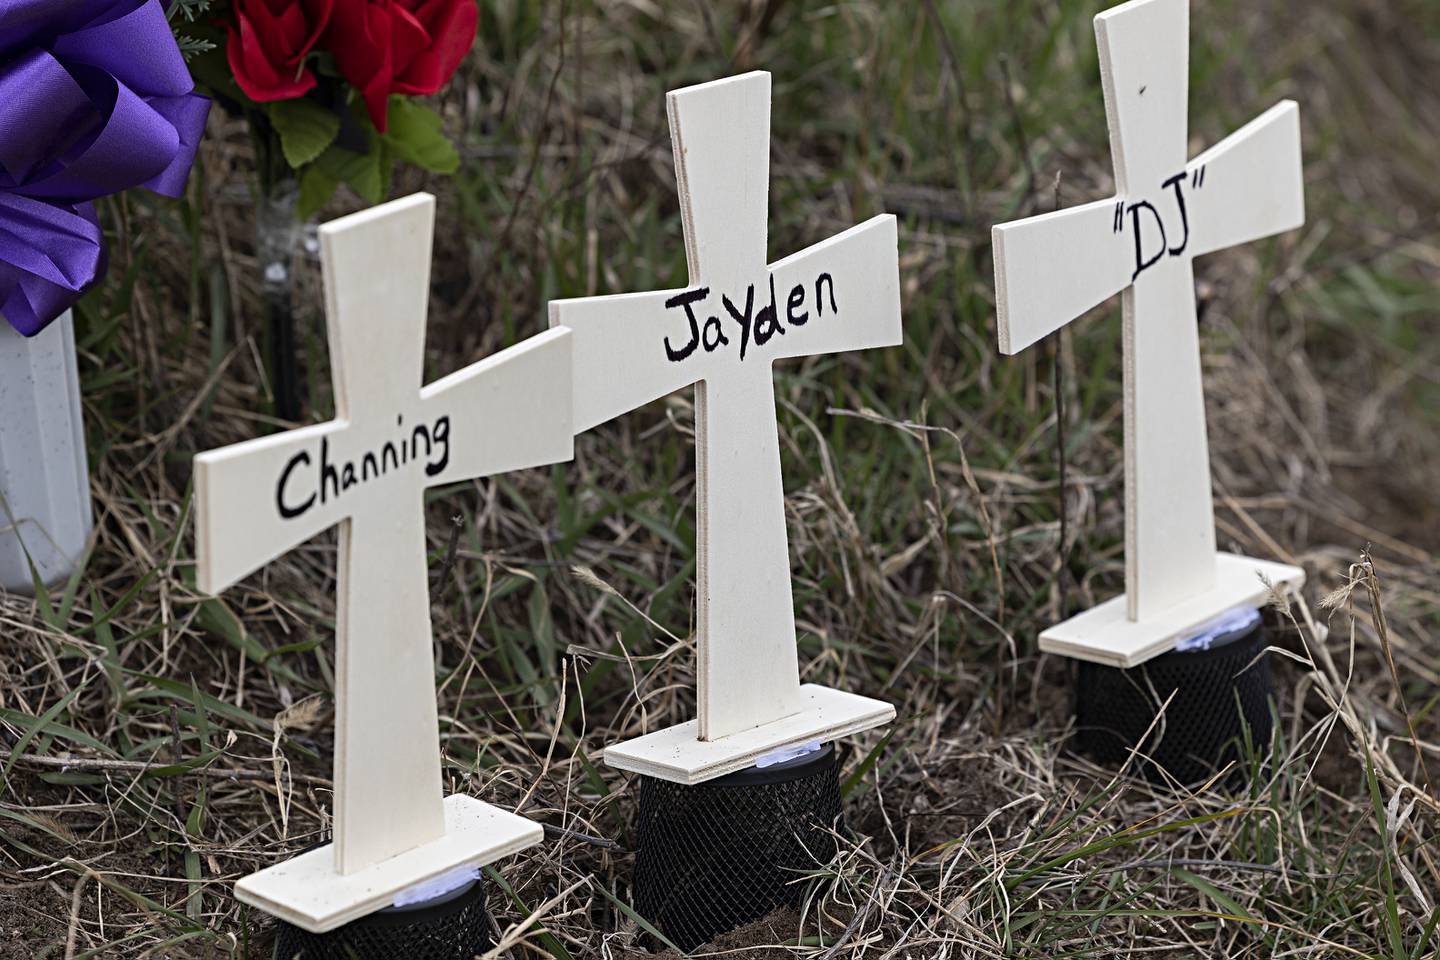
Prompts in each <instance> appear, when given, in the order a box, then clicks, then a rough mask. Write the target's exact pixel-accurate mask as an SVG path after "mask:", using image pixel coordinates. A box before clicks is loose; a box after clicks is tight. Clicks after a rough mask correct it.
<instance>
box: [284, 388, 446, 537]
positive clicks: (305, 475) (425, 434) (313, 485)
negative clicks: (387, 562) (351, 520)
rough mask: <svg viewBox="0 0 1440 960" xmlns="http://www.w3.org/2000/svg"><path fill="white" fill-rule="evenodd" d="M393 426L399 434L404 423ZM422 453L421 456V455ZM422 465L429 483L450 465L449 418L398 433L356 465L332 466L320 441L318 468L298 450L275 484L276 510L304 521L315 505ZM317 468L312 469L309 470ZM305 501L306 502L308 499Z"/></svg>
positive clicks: (397, 420)
mask: <svg viewBox="0 0 1440 960" xmlns="http://www.w3.org/2000/svg"><path fill="white" fill-rule="evenodd" d="M395 425H396V426H397V427H400V428H403V427H404V425H405V420H404V417H402V416H397V417H396V418H395ZM422 449H423V452H422ZM412 463H415V464H424V468H425V475H426V476H427V477H434V476H439V475H440V473H442V472H443V471H444V470H445V468H446V467H447V466H449V464H450V417H449V415H448V414H447V415H445V416H442V417H439V418H437V419H436V420H435V422H434V423H433V424H431V425H429V426H426V425H425V424H423V423H422V424H419V425H417V426H416V427H415V428H414V429H412V430H411V431H410V432H409V433H408V434H407V433H406V432H405V431H404V430H403V429H401V430H400V433H399V435H398V436H397V437H396V438H395V439H394V440H386V441H385V442H384V443H382V444H381V445H380V448H379V450H371V451H367V452H365V453H364V454H362V455H361V456H360V460H359V465H358V470H357V465H356V461H354V460H345V461H332V460H331V459H330V438H329V437H321V438H320V450H319V459H318V462H317V461H316V459H315V458H312V457H311V456H310V451H308V450H301V451H300V452H299V453H296V454H295V455H294V456H293V457H291V458H290V459H289V460H287V461H286V462H285V466H284V468H282V469H281V471H280V476H279V478H278V479H277V480H276V482H275V509H276V510H278V511H279V513H280V516H281V518H283V519H285V520H293V519H295V518H296V517H300V516H304V515H305V513H307V512H308V511H309V510H310V509H311V508H312V507H314V506H315V505H316V503H319V504H321V505H322V506H323V505H324V504H326V503H329V502H330V501H331V500H337V499H339V498H340V497H341V496H343V495H344V494H345V492H346V491H347V490H349V489H350V488H351V487H354V486H356V485H357V484H363V483H368V482H370V481H371V480H376V479H379V478H380V477H383V476H385V475H386V474H388V473H392V472H399V470H400V469H401V468H402V467H405V466H409V465H410V464H412ZM312 464H315V468H314V469H307V468H309V467H311V465H312ZM307 493H308V496H304V494H307Z"/></svg>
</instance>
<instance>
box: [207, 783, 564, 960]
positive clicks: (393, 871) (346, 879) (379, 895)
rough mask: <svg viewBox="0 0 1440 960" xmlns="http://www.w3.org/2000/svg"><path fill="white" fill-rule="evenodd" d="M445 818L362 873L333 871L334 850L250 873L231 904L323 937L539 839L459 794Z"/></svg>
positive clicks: (509, 817) (449, 800)
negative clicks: (404, 895)
mask: <svg viewBox="0 0 1440 960" xmlns="http://www.w3.org/2000/svg"><path fill="white" fill-rule="evenodd" d="M444 818H445V820H444V823H445V829H444V831H443V832H442V833H441V834H440V836H439V837H438V838H437V839H435V840H433V841H431V842H430V843H427V844H425V845H423V846H419V847H415V848H413V849H411V850H407V851H405V852H404V853H401V854H397V855H396V856H394V857H391V858H389V859H388V860H382V861H380V862H379V863H375V864H372V865H371V866H369V867H366V868H364V869H363V870H358V871H356V872H354V873H340V872H339V871H337V870H336V869H335V851H334V848H333V847H332V846H331V845H330V844H326V845H325V846H323V847H316V848H315V849H314V850H309V851H306V852H305V853H302V854H300V856H298V857H294V858H292V859H290V860H286V861H285V862H284V863H279V864H276V865H275V866H273V867H269V868H267V869H265V870H261V871H260V872H259V873H252V874H251V875H250V876H248V877H246V878H244V879H243V880H241V881H240V882H239V883H237V884H235V898H236V899H237V900H239V901H240V902H241V903H248V904H250V905H251V906H252V907H259V908H260V909H261V910H264V911H265V912H266V913H269V914H271V915H273V916H277V917H279V918H280V919H282V920H286V921H288V922H290V923H293V924H295V926H297V927H300V928H301V929H304V930H309V931H310V932H312V933H324V932H325V931H327V930H334V929H335V928H336V927H339V926H343V925H344V924H347V923H349V922H350V921H351V920H356V919H359V918H360V917H363V916H366V915H367V914H370V913H374V912H375V911H376V910H379V909H381V908H382V907H388V906H390V905H392V904H393V903H394V902H395V895H396V894H398V893H400V892H401V891H404V890H408V889H410V888H411V887H414V886H417V885H419V884H421V883H425V882H427V881H430V880H434V879H435V878H437V877H441V876H444V875H445V874H447V873H449V872H450V871H452V870H456V869H458V868H460V867H468V866H484V865H485V864H487V863H494V862H495V861H496V860H501V859H503V858H505V857H508V856H510V855H511V854H515V853H519V852H520V851H521V850H524V849H525V848H526V847H529V846H533V845H534V844H537V843H539V842H540V840H541V839H542V838H543V836H544V830H543V829H542V828H541V826H540V825H539V824H538V823H532V822H530V821H529V820H526V819H525V818H524V817H517V816H516V815H515V814H513V813H507V812H506V811H504V810H500V809H497V808H496V807H492V806H491V805H490V804H488V803H481V802H480V801H479V800H476V799H474V798H473V797H465V796H460V795H458V794H457V795H455V796H451V797H446V798H445V805H444ZM397 960H399V958H397Z"/></svg>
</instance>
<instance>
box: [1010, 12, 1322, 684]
mask: <svg viewBox="0 0 1440 960" xmlns="http://www.w3.org/2000/svg"><path fill="white" fill-rule="evenodd" d="M1189 24H1190V10H1189V0H1130V2H1128V3H1122V4H1120V5H1119V6H1116V7H1113V8H1111V9H1109V10H1106V11H1104V12H1103V13H1101V14H1099V15H1098V16H1097V17H1096V18H1095V33H1096V38H1097V42H1098V46H1099V51H1100V71H1101V78H1102V82H1103V86H1104V92H1105V111H1106V117H1107V118H1108V122H1109V129H1110V145H1111V152H1112V153H1113V154H1114V160H1115V183H1116V190H1117V195H1116V196H1115V197H1114V198H1113V199H1111V200H1102V201H1098V202H1095V203H1090V204H1085V205H1083V206H1080V207H1074V208H1071V209H1068V210H1064V211H1060V212H1057V213H1052V214H1045V215H1043V216H1038V217H1032V218H1030V219H1027V220H1019V221H1015V222H1013V223H1006V224H1000V225H997V226H996V227H995V228H994V230H993V240H994V251H995V287H996V309H997V313H998V329H999V340H1000V349H1001V352H1003V353H1015V352H1018V351H1019V350H1022V349H1024V348H1025V347H1027V346H1029V345H1030V344H1032V343H1034V342H1036V341H1037V340H1039V339H1041V338H1042V337H1044V336H1046V335H1047V334H1049V333H1051V332H1053V331H1054V330H1056V329H1058V328H1059V327H1061V326H1063V325H1064V324H1066V323H1068V322H1070V321H1071V320H1073V319H1074V318H1076V317H1078V316H1079V315H1081V314H1082V313H1084V312H1086V311H1087V310H1089V309H1090V308H1092V307H1094V306H1096V305H1098V304H1099V303H1101V302H1103V301H1104V300H1106V299H1108V298H1109V297H1111V296H1113V295H1114V294H1116V293H1119V294H1121V296H1122V305H1123V307H1122V309H1123V325H1124V333H1123V341H1124V342H1123V351H1124V398H1125V408H1124V413H1125V597H1124V598H1123V600H1121V601H1120V602H1119V605H1118V606H1117V605H1116V604H1115V602H1112V603H1108V604H1104V605H1102V606H1101V607H1097V608H1095V609H1094V610H1091V611H1087V612H1086V613H1083V614H1080V615H1079V616H1078V617H1075V618H1073V619H1072V620H1070V621H1067V622H1066V623H1064V624H1060V625H1058V626H1056V627H1053V628H1051V629H1050V630H1047V631H1046V632H1044V633H1042V634H1041V648H1042V649H1046V650H1051V651H1054V652H1060V653H1066V654H1070V655H1072V656H1077V657H1081V658H1085V659H1093V660H1096V661H1098V662H1103V663H1112V664H1115V665H1119V666H1133V665H1135V664H1137V663H1139V662H1142V661H1143V660H1145V659H1148V658H1149V657H1151V656H1154V655H1156V654H1158V653H1162V652H1164V650H1165V649H1167V648H1168V646H1169V645H1170V644H1172V643H1173V642H1174V641H1175V640H1176V639H1178V638H1179V637H1180V636H1181V635H1182V634H1183V632H1184V631H1185V630H1187V629H1190V628H1192V627H1195V626H1198V625H1199V624H1200V623H1201V622H1203V621H1204V620H1207V619H1209V618H1210V617H1213V616H1216V615H1218V614H1220V613H1223V612H1224V611H1225V610H1226V609H1228V608H1229V607H1231V606H1237V605H1241V604H1244V603H1252V602H1255V601H1256V600H1258V599H1259V598H1262V597H1264V595H1265V594H1266V592H1267V588H1266V587H1265V584H1264V582H1263V580H1262V577H1263V578H1268V579H1269V580H1270V581H1271V582H1272V583H1275V584H1285V585H1291V586H1293V585H1298V583H1300V582H1303V580H1304V573H1303V571H1300V570H1299V569H1298V568H1296V567H1293V566H1289V565H1285V564H1276V563H1269V562H1265V561H1257V560H1249V559H1247V558H1243V557H1235V556H1233V555H1229V554H1217V553H1216V540H1215V518H1214V509H1213V506H1212V495H1211V486H1210V458H1209V448H1208V439H1207V436H1206V422H1205V398H1204V388H1203V384H1202V381H1201V369H1200V343H1199V332H1198V329H1197V322H1196V312H1195V289H1194V285H1195V281H1194V271H1193V265H1192V264H1193V260H1194V258H1195V257H1197V256H1200V255H1202V254H1204V253H1209V252H1211V251H1214V250H1217V249H1220V248H1222V247H1226V246H1232V245H1235V244H1240V243H1245V242H1249V241H1251V240H1255V239H1259V238H1261V237H1266V236H1270V235H1272V234H1276V233H1280V232H1283V231H1286V230H1291V229H1294V228H1296V227H1298V226H1300V225H1301V224H1303V223H1304V219H1305V212H1304V191H1303V183H1302V179H1301V164H1300V126H1299V108H1298V107H1297V106H1296V105H1295V103H1294V102H1292V101H1284V102H1282V103H1280V104H1278V105H1277V106H1275V107H1274V108H1272V109H1271V110H1269V111H1268V112H1266V113H1265V114H1263V115H1262V116H1260V117H1259V118H1257V119H1256V120H1254V121H1252V122H1251V123H1250V124H1248V125H1247V126H1246V127H1244V128H1242V129H1241V130H1239V131H1237V132H1236V133H1235V134H1233V135H1231V136H1230V137H1228V138H1227V139H1226V140H1224V141H1222V142H1221V143H1220V144H1218V145H1217V146H1215V147H1214V148H1212V149H1211V150H1209V151H1207V152H1206V153H1204V154H1202V155H1201V156H1199V157H1197V158H1195V159H1194V160H1192V161H1189V162H1187V161H1186V141H1187V136H1188V119H1187V108H1188V96H1189V89H1188V88H1189V80H1188V74H1189V54H1188V51H1189Z"/></svg>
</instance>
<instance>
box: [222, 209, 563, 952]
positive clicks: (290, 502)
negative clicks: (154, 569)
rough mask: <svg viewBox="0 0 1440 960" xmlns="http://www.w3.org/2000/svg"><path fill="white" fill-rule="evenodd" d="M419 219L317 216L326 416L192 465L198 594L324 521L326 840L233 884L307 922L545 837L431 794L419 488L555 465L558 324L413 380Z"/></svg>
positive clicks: (421, 315)
mask: <svg viewBox="0 0 1440 960" xmlns="http://www.w3.org/2000/svg"><path fill="white" fill-rule="evenodd" d="M434 218H435V201H434V198H433V197H430V196H427V195H423V194H422V195H417V196H413V197H409V198H406V199H403V200H397V201H395V202H393V203H389V204H386V205H384V206H381V207H376V208H374V209H371V210H366V211H364V212H362V213H357V214H355V215H353V216H349V217H345V218H344V219H341V220H337V221H335V222H333V223H329V224H326V225H324V226H323V227H321V229H320V244H321V246H320V249H321V258H322V264H323V267H324V276H325V300H326V314H327V317H328V322H329V333H330V353H331V364H332V367H333V370H334V384H335V408H336V415H335V419H334V420H332V421H330V422H329V423H322V424H318V425H316V426H310V427H304V428H302V429H298V430H291V431H288V432H286V433H280V434H276V435H274V436H269V437H263V438H261V439H258V440H251V441H248V442H246V443H239V444H236V445H234V446H230V447H225V448H223V449H220V450H213V451H211V452H209V453H204V454H201V455H199V456H197V457H196V458H195V508H196V511H195V512H196V559H197V581H198V584H199V587H200V589H201V590H202V591H204V592H206V593H218V592H220V591H222V590H224V589H226V588H227V587H229V586H230V585H232V584H233V583H235V582H236V581H237V580H239V579H240V578H241V577H244V576H246V575H247V574H249V573H251V572H252V571H254V570H256V569H257V568H259V567H260V566H262V565H263V564H265V563H267V562H269V561H270V560H272V559H274V558H275V557H277V556H279V555H280V554H282V553H284V552H286V551H287V550H290V549H292V548H294V547H296V546H298V545H299V544H301V543H303V542H304V541H306V540H308V539H310V538H311V537H313V536H315V535H316V534H317V533H320V532H321V531H323V530H326V529H328V528H330V527H333V526H337V525H338V526H339V549H338V552H337V557H336V573H337V577H336V579H337V585H338V586H337V589H338V596H337V597H336V629H335V639H336V657H335V712H336V721H335V724H336V729H335V830H334V833H335V842H334V844H333V846H331V845H327V846H325V847H321V848H319V849H316V850H312V851H310V852H308V853H305V854H302V855H300V856H298V857H296V858H294V859H292V860H289V861H286V862H283V863H280V864H277V865H276V866H273V867H270V868H268V869H266V870H262V871H260V872H259V873H256V874H253V875H251V876H249V877H246V878H245V879H243V880H241V881H240V883H238V884H237V885H236V896H237V897H238V898H239V899H241V900H243V901H245V902H247V903H250V904H252V905H255V906H258V907H260V908H262V909H264V910H266V911H268V912H270V913H273V914H276V915H278V916H280V917H283V918H284V919H286V920H288V921H290V922H291V923H295V924H297V925H299V926H302V927H304V928H306V929H309V930H312V931H317V932H318V931H324V930H329V929H332V928H334V927H336V926H339V925H340V924H342V923H346V922H348V921H349V920H351V919H354V918H355V917H357V916H361V915H363V914H365V913H368V912H370V911H372V910H375V909H377V908H379V907H383V906H387V905H389V904H390V903H391V902H392V901H393V898H394V896H395V894H397V893H400V892H402V891H404V890H407V889H412V888H414V887H415V885H417V884H422V883H429V882H432V881H434V880H436V878H437V877H444V876H446V875H447V874H449V873H451V872H453V871H455V870H456V869H457V868H469V867H474V866H476V865H478V864H483V863H487V862H490V861H492V860H495V859H497V858H499V857H501V856H506V855H508V854H510V853H513V852H514V851H516V850H519V849H521V848H523V847H525V846H528V845H530V844H532V843H536V842H538V841H539V839H540V837H541V830H540V827H539V826H538V825H536V824H533V823H531V822H530V821H528V820H525V819H523V818H521V817H518V816H516V815H514V814H511V813H507V812H504V811H501V810H499V809H497V808H495V807H492V806H490V805H488V804H485V803H481V802H480V801H478V800H474V799H472V798H469V797H464V796H452V797H449V798H448V799H447V798H444V797H443V795H442V788H441V776H440V743H439V725H438V721H437V715H436V701H435V662H434V657H433V655H432V652H431V635H430V594H429V582H428V577H427V564H426V559H427V547H426V541H425V513H424V494H425V491H426V490H427V489H429V488H431V487H435V486H439V485H442V484H448V483H455V482H457V481H464V480H469V479H472V478H476V477H483V476H488V475H491V474H496V473H503V472H505V471H509V470H517V469H520V468H523V467H532V466H538V465H540V464H548V463H557V462H560V461H564V460H569V459H570V457H571V455H572V449H573V442H574V437H573V433H574V432H573V429H572V428H571V423H570V411H571V400H570V389H569V388H570V336H569V334H568V333H567V332H566V331H564V330H552V331H548V332H547V333H544V334H541V335H540V336H537V337H533V338H531V339H530V340H527V341H525V342H523V343H521V344H518V345H516V346H514V347H512V348H510V349H508V350H505V351H503V352H501V353H498V354H496V355H494V356H492V357H489V358H487V359H485V360H482V361H480V362H478V363H475V364H473V365H471V366H469V367H466V368H465V369H463V370H460V371H458V372H456V373H453V374H451V375H450V376H447V377H445V378H443V379H441V380H438V381H436V382H435V383H432V384H430V385H429V386H425V387H423V388H422V386H421V382H422V381H421V377H422V376H423V359H424V346H425V316H426V304H427V302H428V299H429V279H430V249H431V236H432V233H433V227H434Z"/></svg>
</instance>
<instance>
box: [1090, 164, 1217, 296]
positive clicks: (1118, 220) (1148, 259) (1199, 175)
mask: <svg viewBox="0 0 1440 960" xmlns="http://www.w3.org/2000/svg"><path fill="white" fill-rule="evenodd" d="M1204 182H1205V168H1204V167H1203V166H1202V167H1199V168H1198V169H1197V170H1195V172H1194V173H1189V172H1187V171H1183V170H1182V171H1181V172H1180V173H1177V174H1175V176H1173V177H1170V178H1169V179H1168V180H1165V181H1164V182H1163V183H1161V184H1160V189H1161V190H1174V191H1175V207H1176V209H1177V211H1178V212H1179V214H1180V230H1179V232H1178V233H1170V232H1168V231H1167V230H1166V229H1165V218H1164V217H1162V216H1161V214H1160V211H1159V210H1157V209H1156V208H1155V204H1153V203H1151V202H1150V201H1149V200H1137V201H1136V202H1134V203H1131V204H1128V205H1127V204H1125V202H1124V201H1121V202H1120V203H1119V204H1118V205H1117V206H1116V208H1115V220H1114V222H1113V224H1112V227H1111V232H1112V233H1123V232H1124V230H1125V221H1124V219H1123V218H1124V215H1125V214H1126V213H1128V214H1129V215H1130V225H1131V227H1132V228H1133V229H1134V231H1135V271H1134V273H1132V274H1131V275H1130V282H1132V283H1133V282H1135V281H1136V280H1137V279H1139V277H1140V274H1142V273H1144V272H1145V271H1146V270H1149V269H1150V268H1151V267H1153V266H1155V264H1157V263H1159V262H1160V261H1161V259H1162V258H1164V257H1165V256H1167V255H1168V256H1171V257H1178V256H1180V255H1181V254H1183V253H1184V252H1185V251H1186V250H1187V249H1189V247H1190V210H1189V207H1188V206H1187V204H1186V200H1185V185H1186V184H1187V183H1189V184H1190V185H1191V186H1192V187H1193V188H1195V189H1199V187H1200V186H1201V185H1202V184H1203V183H1204ZM1142 212H1146V213H1149V214H1150V219H1151V220H1152V221H1153V223H1154V225H1155V226H1156V227H1158V228H1159V230H1160V246H1159V248H1158V249H1156V250H1155V252H1154V253H1153V254H1150V253H1148V252H1147V244H1146V242H1145V231H1144V226H1145V222H1144V221H1143V220H1142V219H1141V216H1140V214H1141V213H1142ZM1172 236H1179V238H1180V242H1179V243H1177V244H1175V245H1174V246H1171V245H1170V240H1169V237H1172Z"/></svg>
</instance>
